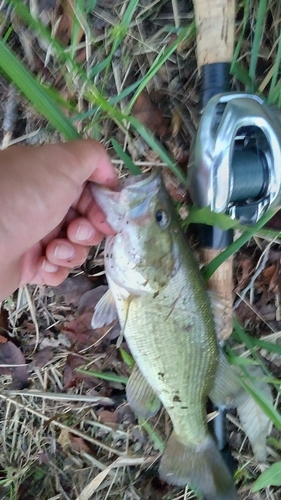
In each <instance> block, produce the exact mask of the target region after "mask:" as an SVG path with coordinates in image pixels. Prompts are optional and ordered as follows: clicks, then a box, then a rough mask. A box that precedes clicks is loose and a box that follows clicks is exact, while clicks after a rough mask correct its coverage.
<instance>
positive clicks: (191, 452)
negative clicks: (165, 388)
mask: <svg viewBox="0 0 281 500" xmlns="http://www.w3.org/2000/svg"><path fill="white" fill-rule="evenodd" d="M159 474H160V477H161V479H163V480H164V481H166V482H167V483H170V484H174V485H177V486H185V485H187V484H188V485H190V486H192V487H193V488H194V489H195V490H196V491H198V492H199V493H201V494H202V495H203V496H204V499H205V500H238V496H237V493H236V491H235V488H234V485H233V480H232V477H231V475H230V473H229V471H228V469H227V467H226V465H225V464H224V462H223V459H222V457H221V455H220V453H219V451H218V449H217V447H216V444H215V442H214V441H213V439H212V438H211V436H209V435H206V437H205V438H204V439H203V441H201V442H200V443H199V444H198V445H196V444H190V445H185V444H183V443H182V442H181V440H180V438H179V437H178V436H177V435H176V433H175V431H173V432H172V434H171V436H170V438H169V440H168V443H167V447H166V450H165V451H164V454H163V456H162V459H161V462H160V467H159Z"/></svg>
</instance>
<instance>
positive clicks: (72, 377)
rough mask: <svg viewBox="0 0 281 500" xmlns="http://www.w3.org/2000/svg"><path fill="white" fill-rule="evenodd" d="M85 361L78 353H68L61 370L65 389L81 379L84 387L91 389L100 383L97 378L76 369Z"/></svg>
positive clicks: (73, 385)
mask: <svg viewBox="0 0 281 500" xmlns="http://www.w3.org/2000/svg"><path fill="white" fill-rule="evenodd" d="M85 363H86V361H85V359H84V357H83V356H79V354H68V356H67V358H66V363H65V367H64V371H63V376H64V387H65V389H69V388H70V387H75V386H76V385H77V384H78V383H80V382H81V381H83V385H84V387H85V389H91V388H93V387H96V386H98V385H99V384H100V380H99V379H96V378H95V377H91V376H90V375H85V374H83V373H78V372H77V371H76V368H80V367H81V366H83V367H84V366H85Z"/></svg>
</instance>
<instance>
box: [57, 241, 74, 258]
mask: <svg viewBox="0 0 281 500" xmlns="http://www.w3.org/2000/svg"><path fill="white" fill-rule="evenodd" d="M54 255H55V257H56V258H57V259H63V260H65V259H71V257H73V256H74V249H73V248H72V247H71V246H70V245H64V244H63V243H60V244H59V245H57V246H56V249H55V253H54Z"/></svg>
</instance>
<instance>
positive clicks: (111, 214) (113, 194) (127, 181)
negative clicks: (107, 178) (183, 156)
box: [91, 170, 161, 232]
mask: <svg viewBox="0 0 281 500" xmlns="http://www.w3.org/2000/svg"><path fill="white" fill-rule="evenodd" d="M160 184H161V177H160V175H159V172H158V171H157V170H156V171H153V172H152V173H149V174H140V175H132V176H130V177H127V178H124V179H122V180H120V182H119V184H118V186H117V188H116V190H115V191H112V190H111V189H108V188H105V187H104V186H100V185H98V184H94V183H93V184H92V185H91V190H92V193H93V196H94V198H95V201H96V203H97V204H98V206H99V207H100V208H101V210H102V211H103V213H104V214H105V216H106V219H107V222H108V223H109V225H110V226H111V227H112V228H113V229H114V230H115V231H116V232H118V231H120V230H121V229H122V227H123V223H122V222H123V219H124V217H125V216H126V214H127V213H128V210H129V209H130V208H133V207H135V206H138V205H139V204H140V203H142V201H144V200H145V199H146V198H147V197H148V196H149V197H150V196H153V195H154V194H156V193H157V191H158V189H159V187H160Z"/></svg>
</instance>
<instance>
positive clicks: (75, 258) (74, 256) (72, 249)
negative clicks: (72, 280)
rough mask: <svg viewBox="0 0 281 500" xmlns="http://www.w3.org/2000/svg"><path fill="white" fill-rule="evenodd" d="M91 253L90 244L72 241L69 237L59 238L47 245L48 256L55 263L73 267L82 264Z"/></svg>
mask: <svg viewBox="0 0 281 500" xmlns="http://www.w3.org/2000/svg"><path fill="white" fill-rule="evenodd" d="M88 253H89V246H88V245H87V246H85V245H78V244H77V243H71V242H70V241H69V240H68V239H64V238H57V239H56V240H52V241H50V243H49V244H48V245H47V247H46V252H45V254H46V258H47V260H48V261H49V262H50V263H51V264H54V265H57V266H62V267H67V268H72V267H76V266H81V265H82V264H83V262H85V260H86V258H87V255H88Z"/></svg>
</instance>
